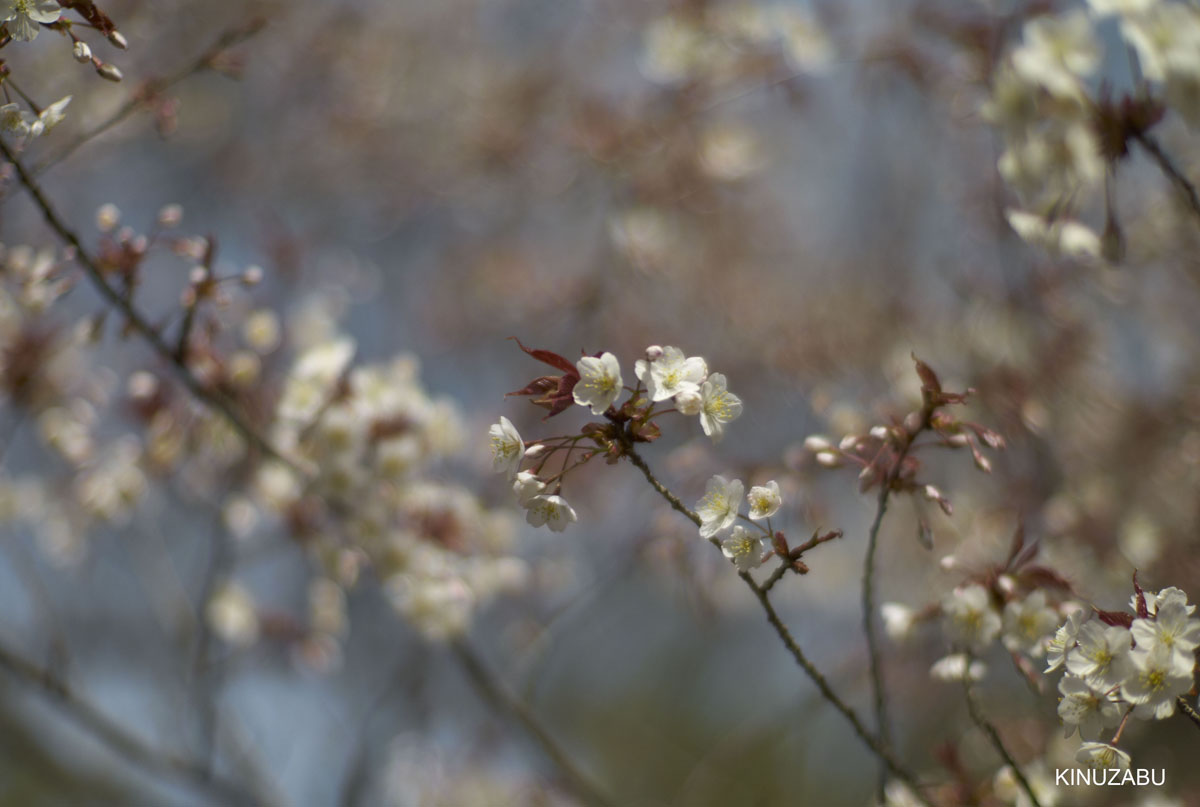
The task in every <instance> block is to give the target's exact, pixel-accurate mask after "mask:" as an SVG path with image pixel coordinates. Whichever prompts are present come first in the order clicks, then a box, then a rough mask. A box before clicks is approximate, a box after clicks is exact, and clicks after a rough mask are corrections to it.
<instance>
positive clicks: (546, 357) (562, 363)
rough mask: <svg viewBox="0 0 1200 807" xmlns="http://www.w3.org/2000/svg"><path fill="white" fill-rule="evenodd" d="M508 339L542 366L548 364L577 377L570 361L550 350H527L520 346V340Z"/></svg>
mask: <svg viewBox="0 0 1200 807" xmlns="http://www.w3.org/2000/svg"><path fill="white" fill-rule="evenodd" d="M509 339H512V340H513V341H514V342H516V343H517V346H518V347H520V348H521V350H524V351H525V352H526V353H528V354H529V355H530V356H533V357H534V358H535V359H537V360H538V361H540V362H543V363H544V364H549V365H550V366H551V367H554V368H555V369H558V370H562V371H563V372H564V373H566V374H567V375H573V376H575V377H576V378H578V377H579V371H578V370H576V369H575V365H574V364H572V363H571V360H570V359H567V358H564V357H563V356H560V355H558V354H557V353H555V352H553V351H550V350H534V349H530V348H527V347H525V345H523V344H521V340H520V339H518V338H517V337H515V336H510V337H509Z"/></svg>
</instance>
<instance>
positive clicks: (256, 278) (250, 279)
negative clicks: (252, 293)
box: [242, 266, 263, 286]
mask: <svg viewBox="0 0 1200 807" xmlns="http://www.w3.org/2000/svg"><path fill="white" fill-rule="evenodd" d="M262 279H263V269H262V267H261V266H247V267H246V271H244V272H242V285H243V286H257V285H258V284H259V283H262Z"/></svg>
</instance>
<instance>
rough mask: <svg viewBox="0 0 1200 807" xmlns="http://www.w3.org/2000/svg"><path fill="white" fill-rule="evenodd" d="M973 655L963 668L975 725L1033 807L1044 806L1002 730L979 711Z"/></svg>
mask: <svg viewBox="0 0 1200 807" xmlns="http://www.w3.org/2000/svg"><path fill="white" fill-rule="evenodd" d="M970 672H971V657H970V656H967V663H966V668H965V669H964V670H963V696H964V697H965V698H966V701H967V712H968V713H969V714H970V715H971V720H972V721H974V723H975V725H976V726H978V727H979V728H980V729H982V730H983V733H984V734H986V735H987V736H988V739H989V740H990V741H991V743H992V747H993V748H995V749H996V752H997V753H998V754H1000V756H1001V757H1003V758H1004V762H1005V763H1006V764H1007V765H1008V767H1009V768H1011V769H1012V772H1013V776H1015V777H1016V779H1017V782H1018V783H1019V784H1020V785H1021V789H1022V790H1024V791H1025V795H1027V796H1029V801H1030V803H1031V804H1032V805H1033V807H1042V804H1041V802H1039V801H1038V797H1037V796H1036V795H1035V794H1034V792H1033V787H1031V786H1030V784H1029V780H1028V779H1026V778H1025V774H1024V773H1022V772H1021V766H1020V765H1018V764H1017V761H1016V760H1015V759H1013V755H1012V754H1010V753H1009V752H1008V749H1007V748H1006V747H1005V746H1004V741H1003V740H1002V739H1000V732H999V731H997V730H996V727H995V726H993V725H992V724H991V723H989V722H988V720H987V718H985V717H984V716H983V713H982V712H980V711H979V704H977V703H976V702H975V696H974V695H973V694H972V693H971V674H970Z"/></svg>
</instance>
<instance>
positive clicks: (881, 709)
mask: <svg viewBox="0 0 1200 807" xmlns="http://www.w3.org/2000/svg"><path fill="white" fill-rule="evenodd" d="M933 409H934V407H933V406H932V405H931V404H930V402H929V400H928V398H927V399H926V401H925V403H924V404H923V405H922V407H921V422H920V424H919V425H918V426H917V428H916V430H915V431H913V432H911V433H909V432H908V430H907V429H905V430H904V435H905V436H904V442H903V443H902V444H901V445H900V446H898V451H897V452H896V458H895V460H894V462H893V463H892V467H891V468H890V469H889V470H888V472H887V473H886V474H884V478H883V480H882V481H881V482H880V488H879V499H878V502H877V504H876V505H875V520H874V521H872V522H871V529H870V531H869V532H868V534H867V551H866V554H865V555H864V556H863V575H862V620H863V623H862V624H863V634H864V635H865V636H866V639H867V658H868V662H869V665H870V668H871V693H872V698H873V704H874V707H875V724H876V727H877V728H878V729H879V738H880V740H882V742H883V743H884V745H887V746H891V744H892V739H891V729H890V727H889V725H888V719H887V690H886V689H885V687H884V682H883V653H882V651H881V650H880V647H879V634H878V633H877V632H876V630H875V554H876V547H877V546H878V543H879V529H880V527H882V526H883V517H884V515H886V514H887V507H888V499H889V497H891V495H892V485H893V484H894V483H895V481H896V478H897V477H898V475H899V473H900V466H901V465H902V464H903V463H904V458H905V457H907V456H908V452H909V450H910V449H912V446H913V442H914V441H915V440H916V439H917V435H919V434H920V433H921V432H923V431H925V429H927V428H928V427H929V418H930V417H931V416H932V415H933ZM886 784H887V771H880V772H879V783H878V787H877V795H878V796H879V800H880V801H881V802H882V801H883V791H884V787H885V786H886Z"/></svg>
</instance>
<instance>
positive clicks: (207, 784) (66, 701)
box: [0, 645, 259, 805]
mask: <svg viewBox="0 0 1200 807" xmlns="http://www.w3.org/2000/svg"><path fill="white" fill-rule="evenodd" d="M0 668H3V669H4V670H6V671H8V672H9V673H10V674H11V675H13V676H15V677H16V678H19V679H21V680H22V681H24V682H25V683H26V684H29V685H31V686H34V687H36V688H37V689H39V690H40V691H41V692H42V693H43V694H44V695H45V696H47V697H48V698H50V699H51V700H52V701H54V702H55V703H56V704H57V705H58V706H59V707H60V709H61V710H62V712H63V713H64V714H65V715H67V716H68V717H69V718H70V719H71V720H72V721H73V722H74V723H75V724H76V725H78V726H79V727H80V728H82V729H84V730H85V731H87V732H88V733H89V734H91V735H92V736H93V737H95V738H96V739H98V740H100V741H101V742H102V743H104V745H105V746H107V747H108V748H110V749H112V751H114V752H115V753H116V754H117V755H118V756H121V757H123V758H124V759H125V760H126V761H127V762H129V763H130V764H131V765H133V766H135V767H137V768H140V769H142V770H143V771H146V772H148V773H151V774H154V775H156V776H160V777H163V778H166V779H172V780H175V781H179V782H183V783H186V784H189V785H191V786H192V787H194V788H195V789H197V790H199V791H202V792H205V793H206V794H208V795H209V796H211V797H213V798H214V799H215V800H217V801H218V803H220V804H237V805H255V804H259V802H258V801H256V800H255V799H254V798H253V797H252V796H251V795H250V794H248V793H246V792H244V791H243V790H242V789H241V788H240V787H238V786H237V785H235V784H234V783H232V782H229V781H227V780H226V779H223V778H221V777H220V776H218V775H216V774H212V773H210V772H209V771H208V769H207V766H205V765H201V764H199V763H197V762H195V761H193V760H189V759H184V758H181V757H176V756H172V755H170V754H166V753H163V752H162V751H160V750H158V749H157V748H155V747H153V746H151V745H149V744H147V743H146V742H144V741H142V740H140V739H138V738H137V737H135V736H134V735H132V734H130V733H129V732H128V731H127V730H126V729H125V728H123V727H122V726H120V725H118V724H117V723H115V722H114V721H112V720H111V719H110V718H108V717H107V716H106V715H105V714H104V713H103V712H101V711H100V710H99V709H97V708H96V707H95V706H93V705H92V704H91V703H90V702H89V701H87V700H85V699H83V698H82V697H81V696H79V695H78V694H77V693H76V692H75V691H74V690H72V689H71V688H70V687H68V686H67V684H66V683H64V682H63V681H62V680H61V679H59V678H58V677H57V676H55V675H54V674H53V673H52V672H50V671H49V670H47V669H45V668H42V667H39V666H38V665H36V664H34V663H33V662H31V661H28V660H27V659H25V658H23V657H22V656H20V655H19V654H17V653H16V652H14V651H12V650H10V649H9V648H7V647H4V646H3V645H0Z"/></svg>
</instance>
